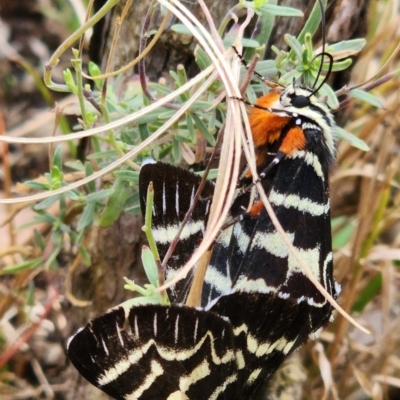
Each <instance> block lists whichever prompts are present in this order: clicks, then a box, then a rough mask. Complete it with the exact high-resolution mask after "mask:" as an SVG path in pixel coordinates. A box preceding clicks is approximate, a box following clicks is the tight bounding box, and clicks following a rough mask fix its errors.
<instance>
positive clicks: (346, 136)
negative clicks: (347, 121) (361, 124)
mask: <svg viewBox="0 0 400 400" xmlns="http://www.w3.org/2000/svg"><path fill="white" fill-rule="evenodd" d="M334 130H335V133H336V135H337V136H338V138H339V139H342V140H346V142H349V143H350V144H351V145H352V146H353V147H355V148H357V149H360V150H362V151H368V150H369V147H368V145H367V144H366V143H365V142H364V141H363V140H361V139H359V138H358V137H356V136H354V135H353V134H352V133H350V132H347V131H346V130H344V129H343V128H341V127H340V126H335V128H334Z"/></svg>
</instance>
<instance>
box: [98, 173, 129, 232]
mask: <svg viewBox="0 0 400 400" xmlns="http://www.w3.org/2000/svg"><path fill="white" fill-rule="evenodd" d="M111 190H112V194H111V195H110V197H109V199H108V201H107V205H106V207H105V209H104V211H103V214H102V215H101V219H100V226H102V227H103V228H104V227H106V226H110V225H111V224H112V223H113V222H114V221H116V220H117V218H118V217H119V215H120V214H121V212H122V210H123V207H124V205H125V201H126V199H127V198H128V196H129V194H130V186H129V182H128V181H126V180H125V179H122V178H120V177H117V179H116V180H115V182H114V186H113V188H112V189H111Z"/></svg>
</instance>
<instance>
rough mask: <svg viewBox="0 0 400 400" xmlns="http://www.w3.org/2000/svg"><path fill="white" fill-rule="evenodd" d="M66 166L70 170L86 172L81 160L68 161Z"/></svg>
mask: <svg viewBox="0 0 400 400" xmlns="http://www.w3.org/2000/svg"><path fill="white" fill-rule="evenodd" d="M64 165H65V166H66V167H68V168H71V169H73V170H74V171H84V170H85V167H84V166H83V164H82V161H81V160H70V161H66V162H65V163H64Z"/></svg>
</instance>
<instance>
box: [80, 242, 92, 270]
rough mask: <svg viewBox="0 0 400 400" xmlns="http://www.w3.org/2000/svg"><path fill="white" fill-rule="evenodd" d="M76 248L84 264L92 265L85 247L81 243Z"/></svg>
mask: <svg viewBox="0 0 400 400" xmlns="http://www.w3.org/2000/svg"><path fill="white" fill-rule="evenodd" d="M78 250H79V254H80V255H81V257H82V259H83V262H84V263H85V265H87V266H88V267H90V266H91V265H92V259H91V257H90V253H89V252H88V251H87V250H86V249H85V247H84V246H83V245H82V244H81V245H80V246H79V248H78Z"/></svg>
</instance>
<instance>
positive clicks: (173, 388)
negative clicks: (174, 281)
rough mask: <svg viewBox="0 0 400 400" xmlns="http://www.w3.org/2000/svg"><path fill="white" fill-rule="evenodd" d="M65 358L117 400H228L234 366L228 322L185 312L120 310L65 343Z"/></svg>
mask: <svg viewBox="0 0 400 400" xmlns="http://www.w3.org/2000/svg"><path fill="white" fill-rule="evenodd" d="M68 356H69V358H70V360H71V362H72V363H73V364H74V366H75V367H76V368H77V370H78V371H79V372H80V373H81V375H83V377H85V378H86V379H87V380H88V381H89V382H90V383H92V384H93V385H95V386H96V387H98V388H99V389H101V390H102V391H104V392H105V393H107V394H108V395H110V396H111V397H113V398H115V399H117V400H135V399H139V400H167V399H168V400H174V399H175V400H179V399H182V400H183V399H191V400H217V399H218V400H224V399H226V400H231V399H235V398H236V393H237V386H236V385H237V382H236V381H237V362H236V352H235V349H234V341H233V331H232V326H231V324H230V322H229V321H227V320H226V319H224V318H221V317H220V316H218V315H217V314H215V313H213V312H210V311H201V310H196V309H194V308H189V307H180V306H171V307H164V306H160V305H145V306H138V307H132V308H130V309H128V310H125V309H124V308H123V307H118V308H115V309H112V310H110V311H109V312H108V313H106V314H104V315H102V316H100V317H98V318H96V319H94V320H93V321H91V322H90V323H89V324H88V325H86V327H84V328H82V329H81V330H79V331H78V332H77V333H76V334H75V335H74V336H73V337H72V338H71V339H70V341H69V344H68Z"/></svg>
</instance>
